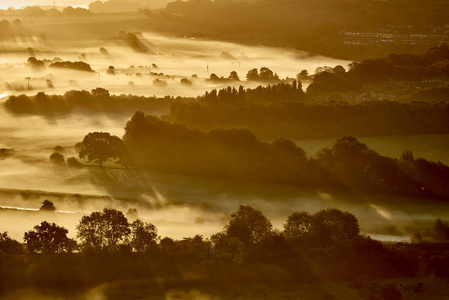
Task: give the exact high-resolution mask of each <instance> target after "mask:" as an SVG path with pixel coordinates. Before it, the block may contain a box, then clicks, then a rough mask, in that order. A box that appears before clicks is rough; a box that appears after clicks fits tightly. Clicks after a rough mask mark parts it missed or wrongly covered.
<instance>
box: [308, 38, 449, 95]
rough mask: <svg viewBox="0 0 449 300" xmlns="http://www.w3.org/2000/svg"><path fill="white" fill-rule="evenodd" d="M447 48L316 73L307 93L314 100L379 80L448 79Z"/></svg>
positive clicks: (391, 55) (369, 60)
mask: <svg viewBox="0 0 449 300" xmlns="http://www.w3.org/2000/svg"><path fill="white" fill-rule="evenodd" d="M447 59H449V48H448V47H447V45H446V44H444V45H441V46H439V47H434V48H431V49H429V50H428V51H427V53H425V54H423V55H412V54H401V55H399V54H390V55H388V56H387V57H384V58H379V59H376V60H372V59H366V60H362V61H360V62H353V63H351V64H350V65H349V70H348V71H347V72H345V71H344V69H343V72H341V71H336V70H334V69H330V70H325V71H323V72H319V73H318V74H315V75H314V76H313V82H312V83H311V84H310V85H309V86H308V87H307V94H308V95H309V96H310V97H316V96H319V95H322V94H329V93H338V92H347V91H351V90H355V89H358V88H360V87H361V86H363V85H365V84H371V83H376V82H380V81H388V80H396V81H398V80H399V81H419V80H422V79H423V78H430V77H439V76H446V77H447V76H449V65H447V64H446V63H444V61H446V60H447Z"/></svg>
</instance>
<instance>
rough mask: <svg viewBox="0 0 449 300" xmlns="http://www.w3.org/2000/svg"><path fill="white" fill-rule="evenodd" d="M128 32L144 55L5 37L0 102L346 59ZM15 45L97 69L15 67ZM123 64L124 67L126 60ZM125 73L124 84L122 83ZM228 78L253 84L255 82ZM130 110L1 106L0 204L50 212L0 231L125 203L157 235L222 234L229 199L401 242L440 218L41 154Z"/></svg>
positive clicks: (199, 87) (188, 90) (205, 86)
mask: <svg viewBox="0 0 449 300" xmlns="http://www.w3.org/2000/svg"><path fill="white" fill-rule="evenodd" d="M140 38H141V41H142V42H143V43H144V44H145V45H146V46H147V47H148V48H149V49H151V51H152V52H151V53H152V54H142V53H137V52H135V51H134V50H132V49H131V47H129V46H128V45H126V44H125V43H124V42H123V41H121V40H119V39H118V38H114V39H110V40H106V41H105V40H83V41H76V40H71V41H66V40H61V41H57V40H49V41H48V42H45V43H44V42H42V41H41V40H39V39H35V38H28V39H23V40H19V41H17V40H14V41H5V42H3V44H2V45H0V48H3V50H5V49H6V50H8V51H9V52H4V54H3V55H2V57H1V60H0V69H1V70H2V72H0V83H2V82H8V83H15V84H16V85H15V86H16V87H17V88H16V90H10V91H4V92H0V94H2V95H3V98H2V99H1V102H3V101H5V97H6V96H7V95H9V94H20V93H27V94H36V93H37V92H38V91H45V92H46V93H50V94H62V93H64V92H65V91H67V90H69V89H85V90H91V89H93V88H96V87H98V86H102V87H104V88H107V89H108V90H110V91H111V92H112V93H115V94H121V93H132V94H140V95H159V96H165V95H182V96H196V95H200V94H203V93H204V92H205V91H206V90H210V89H212V88H219V87H224V86H227V85H228V84H229V83H228V82H226V83H222V84H217V83H212V82H210V81H208V80H206V79H207V78H208V77H209V75H210V74H211V73H215V74H216V75H218V76H220V77H221V76H224V77H227V76H228V75H229V73H230V72H231V71H234V70H235V71H237V72H238V75H239V76H240V78H241V79H242V80H244V79H245V75H246V72H247V71H248V70H249V69H252V68H260V67H262V66H264V67H268V68H270V69H272V70H273V71H274V72H276V73H278V74H279V76H280V77H287V76H289V77H295V75H296V73H298V72H299V71H301V70H302V69H307V70H309V72H313V71H314V70H315V68H316V67H318V66H323V65H329V66H335V65H337V64H341V65H344V66H346V64H347V62H343V61H338V60H334V59H329V58H323V57H319V56H313V57H311V56H309V55H307V53H303V52H300V51H295V50H288V49H278V48H269V47H249V46H242V45H237V44H232V43H225V42H212V41H204V40H194V39H191V38H171V37H163V36H160V35H156V34H150V33H144V34H143V35H142V36H140ZM27 47H32V48H33V50H34V51H35V56H36V57H37V59H39V60H42V59H49V60H52V59H54V58H55V57H59V58H61V59H62V60H70V61H77V60H79V59H80V58H82V59H84V57H82V55H83V54H84V55H85V60H86V62H87V63H89V64H90V65H91V66H92V69H94V70H95V71H96V72H99V73H100V75H98V73H86V72H79V71H68V70H62V71H61V70H57V69H45V70H44V71H34V70H33V69H32V68H31V67H29V66H28V65H27V64H26V60H27V59H28V57H29V55H30V54H29V53H28V51H26V48H27ZM100 47H105V48H106V49H107V50H108V52H109V53H110V55H109V56H107V55H102V54H100V51H99V49H100ZM153 64H154V65H156V66H157V68H156V67H155V66H154V65H153ZM131 65H133V66H134V68H130V66H131ZM109 66H114V68H115V71H116V75H108V74H106V70H107V68H108V67H109ZM207 67H208V68H209V69H207ZM150 71H152V72H157V73H164V74H165V75H169V76H170V78H168V77H165V78H162V77H160V79H163V80H166V81H167V86H156V85H155V84H153V80H154V79H156V78H158V77H157V76H154V75H153V76H151V75H150ZM50 73H51V75H50ZM127 73H128V74H127ZM137 73H140V74H141V76H138V75H137ZM193 74H196V75H197V76H198V77H199V78H198V79H193V80H194V84H193V86H192V87H186V86H183V85H181V84H180V83H179V80H180V78H182V77H191V76H192V75H193ZM26 77H31V79H30V87H31V89H32V90H28V82H27V80H26V79H25V78H26ZM47 80H51V81H52V83H53V85H54V88H49V87H48V85H47V84H46V83H47ZM129 81H133V83H134V85H133V86H131V85H129ZM235 84H236V85H240V84H244V85H246V86H255V85H257V84H259V83H247V82H237V83H235ZM20 87H22V88H20ZM130 117H131V116H127V115H126V116H125V115H123V116H114V117H111V116H106V115H102V114H95V115H87V114H78V113H74V114H70V115H69V116H65V117H58V118H54V119H52V118H42V117H39V116H20V117H18V116H12V115H10V114H8V113H6V112H5V111H4V109H3V107H1V108H0V148H8V149H11V148H13V149H14V152H13V155H12V156H11V157H7V158H5V159H3V160H0V170H1V171H0V188H1V189H3V192H2V193H0V206H4V207H9V208H11V207H16V208H25V209H34V210H37V209H39V207H40V205H41V203H42V201H43V200H45V199H49V200H51V201H53V202H54V203H55V205H56V207H57V209H58V211H59V212H58V213H56V214H50V215H49V214H42V213H39V212H30V211H22V210H10V209H9V210H0V213H1V216H2V217H1V223H0V231H9V232H10V234H11V235H12V236H13V237H14V238H17V239H19V240H20V239H21V238H22V237H23V232H25V231H27V230H30V229H31V228H32V227H33V226H34V225H36V224H38V223H39V222H41V221H42V220H43V219H47V220H50V221H54V222H56V223H58V224H60V225H62V226H65V227H67V228H68V229H69V231H70V235H71V236H72V237H73V236H74V235H75V226H76V224H77V223H78V221H79V219H80V218H81V216H82V215H83V214H86V213H90V212H92V211H97V210H101V209H103V208H104V207H113V208H117V209H120V210H122V211H124V212H126V211H127V210H128V209H129V208H137V210H138V212H139V216H140V217H141V218H143V219H144V220H146V221H149V222H152V223H154V224H155V225H156V226H157V227H158V229H159V234H160V235H161V236H170V237H173V238H183V237H186V236H193V235H195V234H202V235H204V236H210V235H211V234H213V233H215V232H218V231H220V230H222V228H223V226H224V225H225V224H226V223H227V222H228V220H229V218H230V214H231V213H232V212H234V211H236V210H237V208H238V205H239V204H248V205H252V206H254V207H255V208H257V209H260V210H262V211H263V212H264V213H265V214H266V215H267V216H268V217H269V218H270V219H271V220H272V222H273V224H274V226H275V227H276V228H279V229H280V228H282V223H283V222H285V220H286V218H287V217H288V215H290V214H291V213H293V212H295V211H301V210H306V211H309V212H311V213H314V212H316V211H318V210H319V209H323V208H328V207H337V208H341V209H344V210H349V211H351V212H352V213H354V214H355V215H356V216H357V217H358V218H359V219H360V222H361V226H362V231H363V232H365V233H370V234H380V235H384V236H383V237H382V238H389V237H393V238H394V239H403V238H407V236H408V235H409V234H410V233H411V232H412V231H413V230H414V229H415V228H419V227H420V226H430V223H431V222H432V221H433V220H434V219H435V218H437V217H447V215H444V211H445V210H443V209H441V207H440V206H439V205H428V204H426V203H423V201H419V200H413V199H412V200H410V199H402V200H401V199H395V201H386V200H385V197H382V196H372V195H371V196H370V195H354V194H351V195H329V194H325V193H322V192H320V191H311V190H304V189H297V188H292V187H280V186H257V185H248V184H243V183H229V182H228V183H223V182H221V181H215V180H206V179H204V178H191V177H189V178H186V177H183V176H174V175H162V174H157V173H150V174H147V175H143V174H136V173H134V172H132V171H127V172H125V171H122V170H115V169H108V168H106V169H105V171H101V170H99V169H98V168H96V167H95V166H92V167H91V168H83V169H69V168H65V167H62V168H58V167H55V166H54V165H52V164H51V163H50V162H49V156H50V154H51V153H52V152H53V151H54V147H55V146H58V145H59V146H61V147H63V149H64V152H63V154H64V156H65V157H66V158H68V157H70V156H75V157H76V156H77V153H76V151H75V149H74V147H73V146H74V145H75V143H77V142H80V141H81V140H82V139H83V137H84V135H86V134H87V133H89V132H93V131H107V132H110V133H111V134H114V135H118V136H122V135H123V127H124V125H125V123H126V120H127V119H129V118H130ZM362 141H363V140H362ZM391 142H392V141H389V143H391ZM301 146H302V145H301ZM305 149H306V151H307V150H309V149H307V147H305ZM446 149H447V148H446ZM403 150H407V149H403ZM412 150H413V149H412ZM312 154H313V153H312ZM32 191H36V192H32ZM39 191H43V192H39ZM387 199H388V197H387ZM390 200H391V199H390ZM398 201H402V202H404V203H408V204H409V207H408V208H406V207H403V206H400V205H399V206H394V205H392V204H391V203H394V202H396V203H397V202H398ZM402 202H401V203H402ZM385 235H386V236H387V237H385Z"/></svg>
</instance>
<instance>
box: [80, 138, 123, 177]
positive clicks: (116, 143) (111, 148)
mask: <svg viewBox="0 0 449 300" xmlns="http://www.w3.org/2000/svg"><path fill="white" fill-rule="evenodd" d="M79 157H80V158H87V161H88V162H92V161H93V162H95V163H98V164H99V165H100V168H102V167H103V162H105V161H107V160H109V159H116V160H117V163H119V164H122V165H124V164H125V160H126V150H125V146H124V144H123V142H122V140H121V139H120V138H119V137H117V136H115V135H112V136H111V135H110V134H109V133H107V132H91V133H89V134H88V135H86V136H85V137H84V140H83V142H82V145H81V150H80V152H79Z"/></svg>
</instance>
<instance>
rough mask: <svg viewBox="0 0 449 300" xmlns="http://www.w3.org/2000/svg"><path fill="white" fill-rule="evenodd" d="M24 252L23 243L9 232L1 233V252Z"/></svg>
mask: <svg viewBox="0 0 449 300" xmlns="http://www.w3.org/2000/svg"><path fill="white" fill-rule="evenodd" d="M1 253H6V254H22V253H23V245H22V244H21V243H19V242H18V241H16V240H13V239H12V238H11V237H10V236H9V235H8V233H7V232H3V233H0V254H1Z"/></svg>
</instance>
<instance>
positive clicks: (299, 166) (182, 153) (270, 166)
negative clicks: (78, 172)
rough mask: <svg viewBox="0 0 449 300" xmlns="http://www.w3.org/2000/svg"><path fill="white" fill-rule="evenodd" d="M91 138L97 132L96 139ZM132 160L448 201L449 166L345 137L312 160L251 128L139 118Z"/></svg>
mask: <svg viewBox="0 0 449 300" xmlns="http://www.w3.org/2000/svg"><path fill="white" fill-rule="evenodd" d="M91 134H92V133H91ZM123 143H124V147H125V148H126V149H127V151H128V152H127V153H128V154H127V155H128V156H129V157H128V160H127V162H129V163H131V164H134V165H136V166H139V168H142V169H156V170H162V171H167V172H174V173H178V174H190V175H192V174H194V175H199V176H208V177H210V176H212V177H217V178H225V179H231V180H245V181H255V182H271V183H282V184H291V185H299V186H305V187H313V188H326V189H343V190H347V189H350V190H360V191H367V192H375V193H385V194H395V195H404V196H415V197H424V198H440V199H447V198H446V197H447V196H448V195H449V189H448V187H447V178H449V177H448V176H449V167H448V166H446V165H444V164H442V163H441V162H438V163H436V162H430V161H427V160H426V159H423V158H417V159H415V157H414V156H413V154H412V153H411V152H410V151H407V152H405V153H404V154H403V155H402V156H401V157H400V158H390V157H386V156H382V155H379V154H378V153H376V152H375V151H373V150H371V149H369V148H368V147H367V146H366V145H365V144H363V143H360V142H359V141H358V140H357V139H356V138H354V137H351V136H346V137H342V138H340V139H338V140H337V141H336V142H335V144H334V145H333V146H332V147H331V148H324V149H322V150H321V151H319V152H318V153H317V154H316V155H315V156H314V157H311V158H310V159H308V158H307V157H306V155H305V152H304V150H303V149H302V148H300V147H298V146H296V144H295V143H294V142H293V141H291V140H289V139H287V138H278V139H276V140H274V141H273V142H271V143H267V142H261V141H259V140H258V139H257V138H256V136H255V135H254V134H253V133H252V132H250V131H249V130H247V129H242V128H234V129H213V130H211V131H208V132H204V131H200V130H197V129H191V128H188V127H186V126H184V125H181V124H178V123H171V122H168V121H164V120H162V119H160V118H158V117H154V116H150V115H145V114H144V113H142V112H137V113H135V114H134V116H133V117H132V118H131V120H130V121H128V122H127V124H126V126H125V135H124V136H123Z"/></svg>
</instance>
